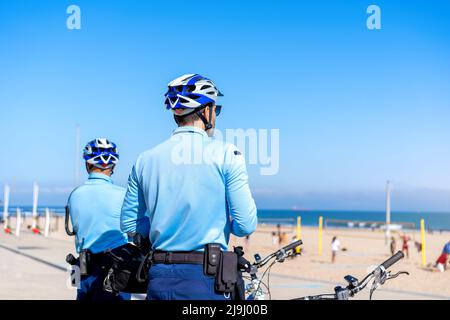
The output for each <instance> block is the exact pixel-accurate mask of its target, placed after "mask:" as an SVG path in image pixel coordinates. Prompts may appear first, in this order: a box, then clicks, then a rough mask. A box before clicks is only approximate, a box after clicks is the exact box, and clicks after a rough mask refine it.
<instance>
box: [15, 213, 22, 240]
mask: <svg viewBox="0 0 450 320" xmlns="http://www.w3.org/2000/svg"><path fill="white" fill-rule="evenodd" d="M21 224H22V214H21V212H20V209H19V208H17V215H16V237H18V236H20V225H21Z"/></svg>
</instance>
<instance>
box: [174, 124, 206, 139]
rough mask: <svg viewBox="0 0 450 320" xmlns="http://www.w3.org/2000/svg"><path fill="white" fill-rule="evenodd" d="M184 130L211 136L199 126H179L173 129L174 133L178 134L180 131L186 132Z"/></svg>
mask: <svg viewBox="0 0 450 320" xmlns="http://www.w3.org/2000/svg"><path fill="white" fill-rule="evenodd" d="M184 132H189V133H199V134H201V135H202V136H204V137H206V138H207V137H209V136H208V134H207V133H206V131H205V130H203V129H201V128H199V127H194V126H185V127H178V128H176V129H175V130H174V131H173V133H172V135H176V134H178V133H184Z"/></svg>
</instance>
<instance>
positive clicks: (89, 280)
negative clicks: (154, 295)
mask: <svg viewBox="0 0 450 320" xmlns="http://www.w3.org/2000/svg"><path fill="white" fill-rule="evenodd" d="M83 158H84V160H85V161H86V171H87V172H88V174H89V177H88V180H87V181H86V182H85V183H84V184H83V185H81V186H79V187H77V188H76V189H75V190H74V191H72V193H71V194H70V196H69V200H68V203H67V208H68V210H69V213H70V219H71V222H72V226H73V231H74V233H75V246H76V251H77V252H78V253H79V254H80V256H83V257H84V258H83V259H80V260H83V261H87V264H86V265H85V266H84V267H86V268H87V270H89V271H88V274H83V275H81V279H80V287H79V288H78V290H77V300H129V299H131V295H130V294H126V293H120V294H118V295H116V294H113V293H109V292H107V291H104V290H103V280H104V278H105V277H106V272H107V269H106V267H105V265H104V261H105V260H106V259H105V253H106V252H107V251H109V250H111V249H115V248H118V247H120V246H122V245H125V244H127V243H128V237H127V235H126V234H125V233H124V232H122V231H121V230H120V213H121V207H122V203H123V199H124V197H125V189H124V188H122V187H119V186H116V185H114V183H113V181H112V179H111V176H112V174H113V173H114V169H115V167H116V165H117V163H118V162H119V152H118V150H117V147H116V145H115V144H114V143H113V142H111V141H109V140H108V139H105V138H98V139H95V140H92V141H91V142H89V143H88V144H87V145H86V147H85V148H84V151H83ZM78 266H79V263H78ZM84 267H83V268H84ZM80 269H81V267H80Z"/></svg>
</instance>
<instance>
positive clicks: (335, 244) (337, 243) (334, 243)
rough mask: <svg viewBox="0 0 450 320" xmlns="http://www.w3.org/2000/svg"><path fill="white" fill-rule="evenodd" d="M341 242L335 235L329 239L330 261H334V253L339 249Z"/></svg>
mask: <svg viewBox="0 0 450 320" xmlns="http://www.w3.org/2000/svg"><path fill="white" fill-rule="evenodd" d="M340 246H341V242H340V241H339V240H338V238H337V237H336V236H335V237H333V240H331V263H335V261H336V254H337V252H338V251H339V250H340Z"/></svg>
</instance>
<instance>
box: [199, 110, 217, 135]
mask: <svg viewBox="0 0 450 320" xmlns="http://www.w3.org/2000/svg"><path fill="white" fill-rule="evenodd" d="M212 111H213V110H212V107H211V106H209V121H208V120H206V118H205V116H204V115H203V113H202V110H198V111H197V112H196V115H197V116H198V117H199V118H200V120H202V122H203V124H204V125H205V131H208V130H210V129H212V127H213V126H212V124H211V117H212Z"/></svg>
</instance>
